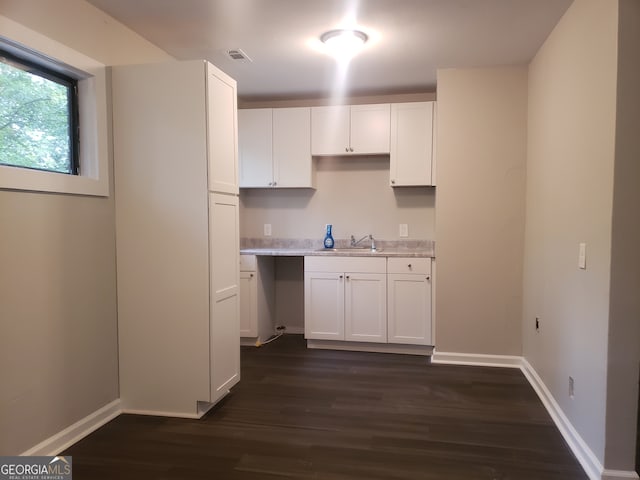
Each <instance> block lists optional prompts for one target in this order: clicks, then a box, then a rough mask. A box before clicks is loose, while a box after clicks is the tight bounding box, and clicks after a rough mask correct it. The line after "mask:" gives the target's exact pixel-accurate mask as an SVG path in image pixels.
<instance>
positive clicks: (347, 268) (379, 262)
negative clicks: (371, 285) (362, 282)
mask: <svg viewBox="0 0 640 480" xmlns="http://www.w3.org/2000/svg"><path fill="white" fill-rule="evenodd" d="M304 271H305V272H353V273H387V265H386V261H385V258H371V257H319V256H318V257H315V256H309V257H304Z"/></svg>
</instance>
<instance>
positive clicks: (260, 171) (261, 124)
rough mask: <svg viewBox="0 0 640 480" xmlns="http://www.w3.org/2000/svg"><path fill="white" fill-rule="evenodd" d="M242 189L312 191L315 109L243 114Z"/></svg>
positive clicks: (262, 109) (240, 140)
mask: <svg viewBox="0 0 640 480" xmlns="http://www.w3.org/2000/svg"><path fill="white" fill-rule="evenodd" d="M238 122H239V143H240V187H241V188H269V187H281V188H312V187H313V171H312V160H311V109H310V108H309V107H300V108H275V109H271V108H259V109H245V110H240V111H239V115H238Z"/></svg>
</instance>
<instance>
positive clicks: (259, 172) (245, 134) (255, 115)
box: [238, 108, 273, 188]
mask: <svg viewBox="0 0 640 480" xmlns="http://www.w3.org/2000/svg"><path fill="white" fill-rule="evenodd" d="M272 134H273V129H272V109H271V108H256V109H248V110H239V111H238V151H239V154H240V187H243V188H247V187H257V188H261V187H262V188H264V187H271V186H272V185H273V157H272V151H273V145H272Z"/></svg>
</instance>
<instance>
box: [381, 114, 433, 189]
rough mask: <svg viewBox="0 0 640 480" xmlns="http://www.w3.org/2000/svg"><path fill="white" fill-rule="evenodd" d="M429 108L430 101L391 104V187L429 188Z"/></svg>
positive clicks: (431, 150)
mask: <svg viewBox="0 0 640 480" xmlns="http://www.w3.org/2000/svg"><path fill="white" fill-rule="evenodd" d="M433 105H434V102H416V103H394V104H392V105H391V156H390V163H391V171H390V184H391V186H392V187H401V186H429V185H433V182H432V172H431V170H432V159H433Z"/></svg>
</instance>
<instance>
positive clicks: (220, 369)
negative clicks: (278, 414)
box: [210, 288, 240, 402]
mask: <svg viewBox="0 0 640 480" xmlns="http://www.w3.org/2000/svg"><path fill="white" fill-rule="evenodd" d="M224 293H225V294H224V295H218V296H216V298H215V300H212V310H213V311H214V312H215V315H214V316H213V317H212V318H211V322H212V325H211V330H210V343H211V354H210V361H211V368H210V372H211V400H210V401H211V402H215V401H217V400H218V399H220V398H221V397H223V396H224V395H225V394H226V393H227V392H228V391H229V389H230V388H231V387H233V386H234V385H235V384H237V383H238V382H239V381H240V334H239V333H240V328H239V327H240V326H239V324H238V318H239V312H240V297H239V295H238V293H239V289H238V288H236V289H234V290H227V291H225V292H224Z"/></svg>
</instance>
